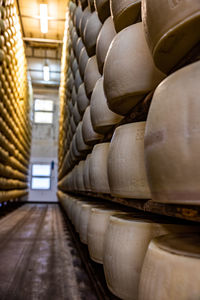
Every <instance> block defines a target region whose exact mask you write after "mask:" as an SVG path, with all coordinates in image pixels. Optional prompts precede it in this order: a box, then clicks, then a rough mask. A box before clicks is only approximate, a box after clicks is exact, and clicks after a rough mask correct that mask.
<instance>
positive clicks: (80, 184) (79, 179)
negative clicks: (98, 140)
mask: <svg viewBox="0 0 200 300" xmlns="http://www.w3.org/2000/svg"><path fill="white" fill-rule="evenodd" d="M84 163H85V162H84V161H83V160H81V161H80V162H79V164H78V168H77V170H78V171H77V190H78V191H84V190H85V186H84V181H83V167H84Z"/></svg>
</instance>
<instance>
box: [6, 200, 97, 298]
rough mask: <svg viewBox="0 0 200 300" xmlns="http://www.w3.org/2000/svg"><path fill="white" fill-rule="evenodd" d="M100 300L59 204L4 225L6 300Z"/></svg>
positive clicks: (28, 210)
mask: <svg viewBox="0 0 200 300" xmlns="http://www.w3.org/2000/svg"><path fill="white" fill-rule="evenodd" d="M68 299H69V300H79V299H87V300H96V299H97V298H96V296H95V294H94V292H93V290H92V288H91V286H90V281H89V278H88V276H87V273H86V272H85V270H84V269H83V267H82V264H81V261H80V258H79V256H78V254H77V251H76V249H75V248H74V244H73V241H72V240H71V236H70V234H69V231H68V229H67V228H66V226H65V224H64V221H63V217H62V214H61V212H60V208H59V206H58V205H56V204H34V205H33V204H27V205H24V206H22V207H20V208H18V209H17V210H16V211H14V212H12V213H10V214H9V215H7V216H6V217H4V218H2V219H1V220H0V300H68Z"/></svg>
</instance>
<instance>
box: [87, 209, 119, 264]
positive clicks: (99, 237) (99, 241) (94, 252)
mask: <svg viewBox="0 0 200 300" xmlns="http://www.w3.org/2000/svg"><path fill="white" fill-rule="evenodd" d="M117 212H118V210H116V209H113V208H110V207H109V208H108V207H95V208H92V209H91V214H90V219H89V223H88V232H87V240H88V250H89V254H90V257H91V259H92V260H94V261H95V262H97V263H100V264H102V263H103V253H104V238H105V234H106V230H107V226H108V224H109V218H110V216H111V215H113V214H114V213H117Z"/></svg>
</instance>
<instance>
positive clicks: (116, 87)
mask: <svg viewBox="0 0 200 300" xmlns="http://www.w3.org/2000/svg"><path fill="white" fill-rule="evenodd" d="M113 62H115V63H113ZM103 73H104V90H105V94H106V97H107V100H108V106H109V108H110V109H111V110H112V111H114V112H116V113H119V114H122V115H123V114H126V113H128V112H129V111H130V110H131V109H132V108H133V107H134V106H135V105H136V104H137V103H138V102H139V101H140V100H141V99H142V98H144V96H145V95H146V94H147V93H148V92H150V91H151V90H153V89H154V88H155V87H156V86H157V85H158V84H159V83H160V82H161V80H162V79H163V78H164V77H165V75H164V74H163V73H161V72H160V71H159V70H158V69H157V68H156V67H155V65H154V62H153V59H152V56H151V53H150V50H149V48H148V45H147V43H146V40H145V36H144V30H143V26H142V23H137V24H134V25H131V26H129V27H127V28H126V29H124V30H122V31H121V32H119V33H118V34H117V35H116V36H115V38H114V39H113V41H112V44H111V46H110V48H109V50H108V53H107V56H106V60H105V64H104V72H103Z"/></svg>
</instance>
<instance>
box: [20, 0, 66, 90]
mask: <svg viewBox="0 0 200 300" xmlns="http://www.w3.org/2000/svg"><path fill="white" fill-rule="evenodd" d="M67 2H68V0H49V1H42V0H41V1H38V0H28V1H27V0H16V4H17V7H18V14H19V17H20V22H21V27H22V35H23V39H24V43H25V51H26V57H27V61H28V70H29V74H30V76H31V80H32V85H33V89H35V88H41V87H42V88H45V87H46V88H48V89H49V88H51V89H53V88H54V89H58V87H59V84H60V70H61V68H60V63H61V52H62V41H63V35H64V26H65V16H66V7H67ZM42 3H46V4H48V17H49V21H48V33H47V34H43V33H41V31H40V19H39V15H40V11H39V9H40V4H42ZM46 64H47V65H48V66H49V68H50V80H49V81H48V82H45V81H44V80H43V66H44V65H46Z"/></svg>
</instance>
